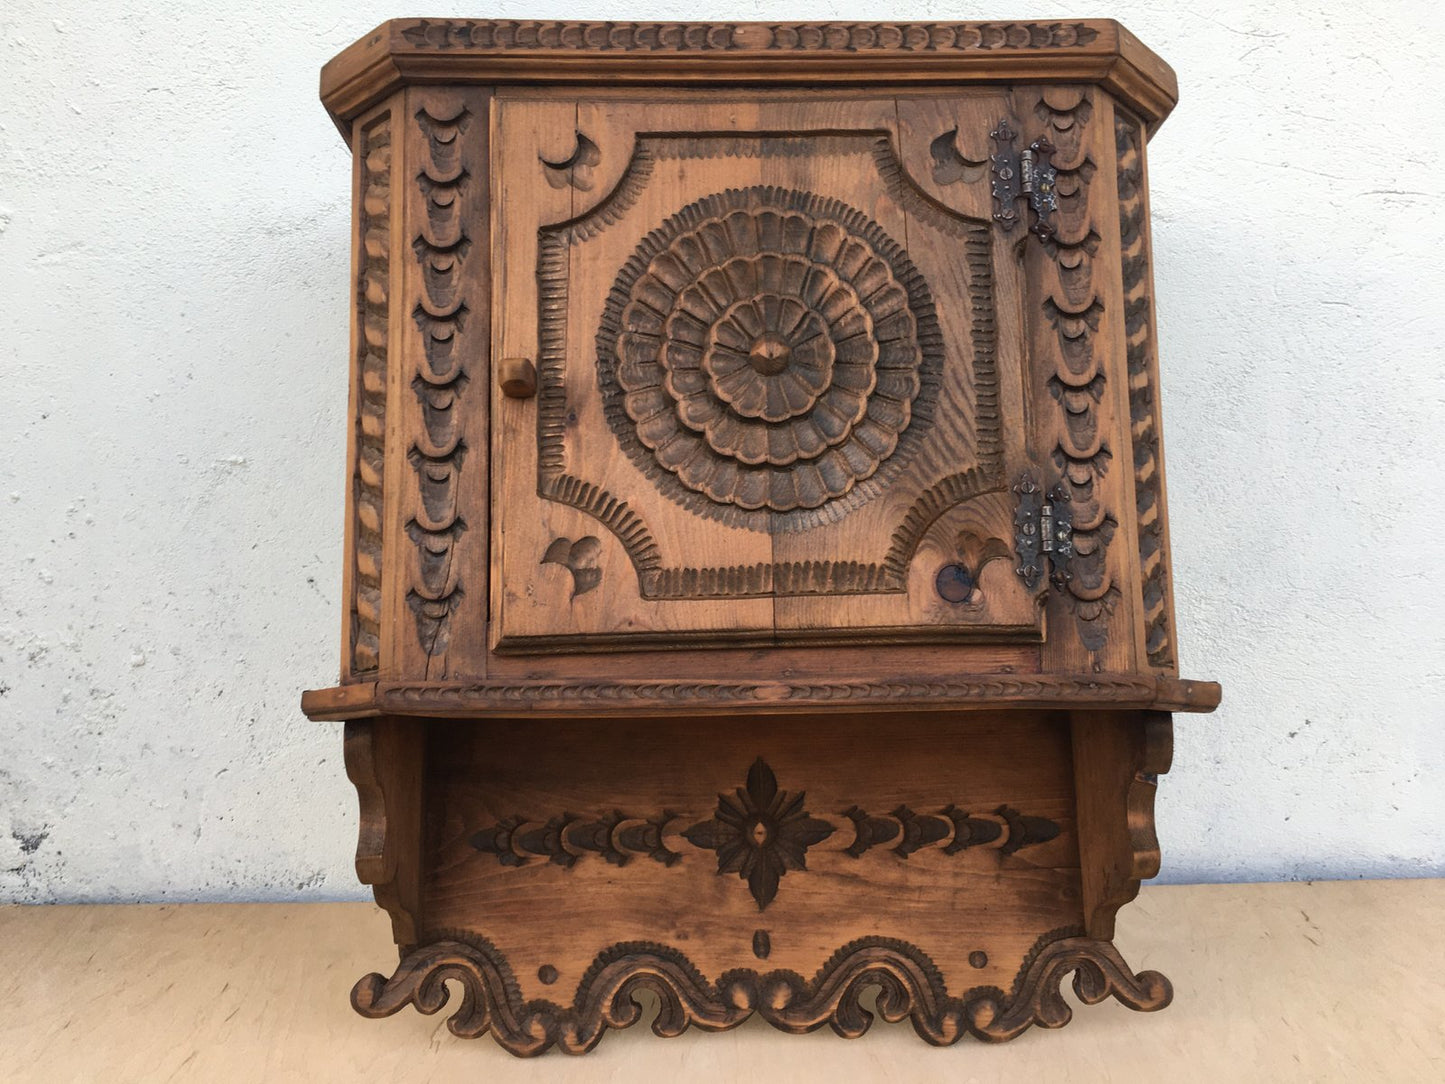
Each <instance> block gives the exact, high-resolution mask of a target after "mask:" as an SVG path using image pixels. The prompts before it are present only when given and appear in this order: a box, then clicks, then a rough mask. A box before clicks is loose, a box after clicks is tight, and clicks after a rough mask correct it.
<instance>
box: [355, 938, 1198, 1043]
mask: <svg viewBox="0 0 1445 1084" xmlns="http://www.w3.org/2000/svg"><path fill="white" fill-rule="evenodd" d="M1070 972H1073V975H1074V983H1073V985H1074V992H1075V993H1076V994H1077V995H1078V996H1079V998H1080V1000H1082V1001H1083V1002H1084V1003H1085V1004H1088V1005H1094V1004H1097V1003H1099V1002H1101V1001H1103V1000H1104V999H1105V998H1108V997H1113V998H1115V999H1116V1000H1117V1001H1119V1002H1120V1003H1121V1004H1123V1005H1127V1006H1128V1007H1129V1008H1131V1009H1136V1010H1139V1011H1141V1012H1153V1011H1155V1010H1158V1009H1162V1008H1164V1007H1165V1006H1166V1005H1168V1004H1169V1002H1170V1000H1172V998H1173V996H1174V995H1173V989H1172V988H1171V987H1170V985H1169V980H1168V979H1166V978H1165V977H1164V976H1163V975H1161V974H1159V973H1158V972H1157V971H1144V972H1140V973H1139V974H1135V973H1134V972H1133V971H1131V970H1130V968H1129V966H1128V965H1127V964H1126V963H1125V962H1124V960H1123V958H1122V957H1121V956H1120V955H1119V953H1118V951H1117V950H1116V949H1115V948H1114V946H1113V945H1112V944H1110V943H1109V942H1107V941H1097V940H1094V939H1093V938H1089V937H1081V936H1077V934H1076V932H1075V931H1074V930H1059V931H1055V932H1053V933H1049V934H1045V935H1044V936H1043V937H1042V938H1040V939H1039V942H1038V943H1037V944H1036V945H1035V947H1034V949H1033V950H1032V951H1031V952H1030V953H1029V955H1028V956H1027V957H1026V958H1025V960H1024V964H1023V966H1022V968H1020V970H1019V973H1018V977H1017V978H1016V979H1015V980H1014V984H1013V989H1012V990H1011V991H1010V992H1009V993H1005V992H1004V991H1002V990H1000V989H999V988H998V987H994V986H977V987H973V988H972V989H969V990H967V991H966V992H965V993H964V994H963V995H962V996H961V997H952V996H950V995H949V993H948V987H947V984H946V982H945V980H944V976H943V974H942V972H941V971H940V970H939V968H938V966H937V965H936V964H935V963H934V962H933V960H932V959H931V958H930V957H929V956H928V955H927V954H926V953H925V952H924V951H923V950H922V949H920V948H919V947H918V946H917V945H913V944H910V943H909V942H907V941H901V940H896V939H893V938H887V937H862V938H859V939H858V940H856V941H852V942H849V943H848V944H846V945H844V946H843V947H842V948H840V949H839V950H838V951H837V952H836V953H834V954H833V956H832V957H830V958H829V959H828V961H827V962H826V963H824V964H823V966H822V967H821V968H819V970H818V973H817V974H816V975H814V976H813V978H812V979H811V980H809V979H804V978H803V977H802V976H801V975H799V974H797V973H796V972H793V971H785V970H775V971H768V972H765V973H760V972H758V971H755V970H753V969H751V968H738V969H735V970H732V971H729V972H727V973H726V974H724V975H722V976H720V977H719V978H718V979H717V980H716V981H712V980H709V979H708V978H706V977H705V976H704V975H703V974H702V972H700V971H699V970H698V968H697V967H696V966H695V965H694V964H693V963H692V962H691V961H690V960H689V959H688V958H687V957H686V956H684V955H683V954H682V953H681V952H679V951H678V950H677V949H674V948H670V947H668V946H664V945H659V944H655V943H652V942H642V941H636V942H624V943H621V944H617V945H613V946H612V947H611V948H608V949H606V950H604V951H603V952H601V953H599V954H598V955H597V957H596V958H595V959H594V960H593V962H592V964H591V966H590V967H589V968H588V969H587V972H586V974H584V975H583V977H582V980H581V982H580V983H579V984H578V986H577V991H576V993H575V995H574V996H573V999H572V1003H571V1005H569V1006H563V1005H559V1004H557V1003H556V1002H552V1001H546V1000H535V1001H526V1002H524V1001H523V1000H522V995H521V990H520V987H519V985H518V983H517V980H516V977H515V974H514V972H513V971H512V968H511V966H510V965H509V963H508V962H507V960H506V958H505V957H504V956H503V955H502V954H501V952H499V951H498V950H497V948H496V947H495V946H494V945H493V944H492V943H491V942H490V941H487V940H486V939H485V938H482V937H479V936H476V935H470V934H456V935H454V936H453V937H452V938H451V939H449V940H444V941H437V942H435V943H433V944H430V945H423V946H421V947H420V948H417V949H414V950H413V951H411V952H409V953H408V954H407V955H406V956H405V957H404V958H403V959H402V961H401V963H400V965H398V967H397V969H396V971H395V972H394V973H393V974H392V976H391V977H390V978H385V977H383V976H382V975H379V974H375V973H373V974H370V975H366V976H365V977H363V978H362V979H361V980H360V981H359V982H357V984H356V986H355V987H354V988H353V989H352V991H351V1004H352V1006H353V1007H354V1008H355V1009H356V1011H357V1012H358V1013H360V1014H361V1015H362V1016H367V1017H373V1018H375V1017H383V1016H390V1015H392V1014H393V1013H396V1012H399V1011H400V1010H401V1009H403V1008H405V1007H406V1006H407V1005H414V1006H415V1007H416V1008H417V1010H418V1011H419V1012H422V1013H425V1014H427V1015H430V1014H432V1013H436V1012H439V1011H440V1010H441V1009H443V1008H444V1007H445V1006H446V1004H447V1002H448V1000H449V993H448V990H447V988H446V982H447V980H455V981H456V982H457V983H458V984H459V985H460V986H461V989H462V1000H461V1004H460V1006H459V1007H458V1008H457V1010H456V1011H455V1012H454V1013H453V1014H452V1016H451V1018H450V1019H449V1020H448V1021H447V1027H448V1028H449V1029H450V1031H451V1032H452V1034H454V1035H457V1036H459V1037H461V1038H475V1037H477V1036H479V1035H482V1034H483V1033H485V1032H487V1031H491V1032H492V1034H493V1037H494V1038H495V1039H496V1040H497V1042H498V1043H499V1044H500V1045H501V1046H502V1048H503V1049H505V1050H507V1051H508V1052H509V1053H511V1054H515V1055H517V1056H519V1057H531V1056H535V1055H537V1054H541V1053H544V1052H545V1051H547V1050H548V1049H550V1048H551V1047H552V1046H554V1045H556V1046H558V1047H560V1048H561V1049H562V1050H563V1051H564V1052H566V1053H568V1054H584V1053H586V1052H587V1051H589V1050H591V1049H592V1048H593V1047H595V1046H596V1045H597V1043H598V1042H599V1041H600V1040H601V1038H602V1035H603V1033H604V1032H605V1031H606V1030H607V1029H608V1028H625V1027H630V1026H632V1025H633V1024H635V1023H637V1022H638V1021H639V1020H640V1019H641V1018H642V1005H641V1004H640V1003H639V1002H638V1000H637V997H636V995H637V994H638V993H639V992H641V991H642V990H644V989H646V990H649V991H651V992H653V993H654V994H655V995H656V996H657V998H658V1000H659V1001H660V1002H661V1008H660V1009H659V1011H658V1014H657V1017H656V1019H655V1020H654V1021H653V1024H652V1030H653V1033H654V1034H656V1035H659V1036H661V1037H663V1038H668V1037H672V1036H676V1035H681V1034H682V1033H683V1032H684V1031H686V1030H687V1028H688V1027H689V1026H691V1025H694V1024H695V1025H697V1026H698V1027H700V1028H703V1029H704V1030H707V1031H724V1030H727V1029H729V1028H734V1027H737V1026H738V1025H739V1024H741V1023H742V1022H743V1021H744V1020H747V1019H748V1018H749V1017H750V1016H752V1015H753V1014H754V1013H757V1014H758V1015H760V1016H761V1017H762V1018H763V1019H764V1020H766V1021H767V1022H768V1023H769V1024H771V1025H772V1026H773V1027H775V1028H778V1029H779V1030H781V1031H787V1032H792V1033H794V1034H804V1033H806V1032H810V1031H813V1030H815V1029H817V1028H819V1027H821V1026H823V1025H824V1024H826V1025H828V1026H829V1027H831V1028H832V1029H833V1031H834V1032H835V1033H836V1034H838V1035H840V1036H842V1037H844V1038H849V1039H852V1038H857V1037H858V1036H860V1035H862V1034H864V1033H865V1032H866V1031H867V1030H868V1028H869V1027H870V1026H871V1025H872V1023H873V1014H872V1013H871V1012H869V1011H868V1010H866V1009H864V1008H863V1005H862V994H863V991H864V990H865V989H866V988H867V987H870V986H872V987H877V989H878V997H877V1011H878V1015H880V1016H882V1017H883V1019H884V1020H886V1021H888V1022H889V1023H899V1022H901V1021H903V1020H908V1021H909V1023H911V1024H912V1025H913V1029H914V1031H915V1032H917V1033H918V1035H919V1036H920V1037H921V1038H922V1039H923V1040H924V1041H925V1042H928V1043H931V1044H933V1045H935V1046H947V1045H950V1044H952V1043H955V1042H957V1041H958V1040H959V1039H961V1038H962V1037H963V1036H964V1035H965V1034H970V1035H974V1036H976V1037H977V1038H979V1039H983V1040H985V1041H988V1042H1002V1041H1005V1040H1008V1039H1012V1038H1015V1037H1016V1036H1018V1035H1019V1034H1021V1033H1022V1032H1024V1031H1026V1030H1027V1029H1028V1028H1029V1027H1031V1026H1033V1025H1034V1024H1038V1025H1039V1026H1041V1027H1046V1028H1058V1027H1063V1026H1064V1025H1065V1024H1067V1023H1068V1022H1069V1020H1070V1018H1071V1017H1072V1015H1073V1014H1072V1012H1071V1011H1070V1009H1069V1007H1068V1005H1067V1004H1066V1003H1065V1001H1064V999H1063V996H1062V993H1061V990H1060V986H1061V984H1062V983H1063V981H1064V979H1065V978H1066V977H1067V976H1068V975H1069V973H1070Z"/></svg>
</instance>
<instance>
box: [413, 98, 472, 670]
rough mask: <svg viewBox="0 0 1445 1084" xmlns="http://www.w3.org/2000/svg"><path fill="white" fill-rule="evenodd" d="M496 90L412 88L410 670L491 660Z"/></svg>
mask: <svg viewBox="0 0 1445 1084" xmlns="http://www.w3.org/2000/svg"><path fill="white" fill-rule="evenodd" d="M487 100H488V99H487V97H486V95H485V94H482V93H478V92H475V91H443V90H436V91H432V90H413V91H410V92H408V94H407V96H406V99H405V118H404V119H405V127H406V158H405V161H404V162H403V165H402V170H401V177H402V179H401V180H399V181H398V184H401V185H403V186H404V189H405V199H406V208H407V213H406V219H405V222H404V224H403V228H402V230H401V231H400V236H399V237H398V238H397V241H396V244H397V253H396V258H397V259H398V260H401V261H403V262H404V264H405V272H404V274H403V276H402V278H401V281H402V283H403V284H404V286H405V297H404V299H403V301H402V303H401V304H400V305H398V306H397V315H396V319H397V320H398V321H401V322H402V323H403V328H402V339H401V341H402V349H403V356H404V361H405V364H404V365H403V366H401V367H400V368H401V370H402V371H400V372H399V373H398V375H397V377H396V379H395V381H394V382H393V388H392V394H393V396H394V402H395V404H396V406H395V409H396V410H397V411H398V412H399V413H400V414H401V415H402V434H403V435H402V437H401V439H400V440H399V442H398V447H397V451H398V453H400V454H402V455H404V457H405V462H404V463H399V464H398V465H397V467H396V472H395V475H394V477H395V478H396V479H397V484H398V490H399V499H398V511H397V514H396V518H395V522H394V529H395V530H396V531H397V534H398V539H397V544H398V547H399V549H400V550H402V551H403V552H404V553H405V554H406V559H405V560H404V562H403V564H402V567H403V569H404V572H403V574H402V575H401V576H400V577H399V578H398V582H397V583H396V584H395V585H394V597H393V605H394V610H393V614H394V619H395V625H394V632H393V635H394V637H395V643H396V647H395V651H396V658H397V666H398V668H399V669H400V670H401V671H402V672H404V673H412V674H419V675H421V676H423V677H425V678H428V679H432V680H436V679H438V678H445V677H448V676H454V675H457V674H461V673H467V672H481V669H480V664H479V663H477V664H476V665H468V664H469V663H470V662H472V660H471V659H470V658H469V657H468V654H469V652H471V653H477V649H476V647H474V645H472V644H470V643H469V641H468V638H467V637H465V636H459V635H458V629H459V628H461V627H463V626H467V627H480V617H479V615H480V614H482V613H484V612H485V599H486V593H487V575H486V567H485V534H486V530H485V520H486V500H487V470H486V448H485V435H486V419H487V396H486V384H487V367H488V360H489V359H488V350H487V344H488V339H489V331H488V328H489V324H490V314H489V311H488V303H487V296H486V288H485V287H486V258H487V246H488V217H487V212H486V198H487V168H486V146H487V142H486V141H487V108H486V103H487Z"/></svg>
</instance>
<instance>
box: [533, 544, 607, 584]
mask: <svg viewBox="0 0 1445 1084" xmlns="http://www.w3.org/2000/svg"><path fill="white" fill-rule="evenodd" d="M601 555H602V543H601V542H600V541H598V540H597V537H596V536H595V535H590V534H588V535H583V536H582V537H581V538H579V539H577V541H575V542H573V541H572V540H571V539H570V538H554V539H553V540H552V544H551V545H549V546H548V547H547V552H546V553H544V554H542V560H541V563H542V564H544V565H548V564H551V565H561V566H562V567H563V568H565V569H567V570H568V571H569V572H571V573H572V597H573V598H576V597H577V596H578V595H585V594H586V593H587V592H588V591H591V590H593V589H594V588H595V587H597V585H598V584H600V583H601V582H602V569H600V568H599V567H597V561H598V559H599V558H600V557H601Z"/></svg>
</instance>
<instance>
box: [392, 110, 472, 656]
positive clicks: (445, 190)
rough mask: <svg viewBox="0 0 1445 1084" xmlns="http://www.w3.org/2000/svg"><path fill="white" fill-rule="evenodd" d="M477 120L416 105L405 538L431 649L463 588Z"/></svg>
mask: <svg viewBox="0 0 1445 1084" xmlns="http://www.w3.org/2000/svg"><path fill="white" fill-rule="evenodd" d="M471 120H472V117H471V114H470V113H469V112H468V111H467V110H466V109H465V108H459V109H457V111H456V112H455V113H452V114H450V115H446V116H436V115H434V114H432V113H431V112H429V111H428V110H427V109H426V108H422V109H420V110H418V111H417V113H416V123H417V127H418V129H419V130H420V131H421V133H422V134H423V135H424V136H425V138H426V148H427V154H426V157H425V158H424V159H423V160H422V163H421V171H420V173H419V174H418V175H417V179H416V180H417V186H418V188H419V189H420V190H421V196H422V200H423V203H424V206H425V209H426V218H425V225H424V228H423V229H422V231H421V233H420V234H418V236H417V237H416V238H415V239H414V240H413V241H412V245H411V248H412V252H413V253H414V254H415V256H416V260H417V263H418V264H419V265H420V267H421V271H422V275H421V283H422V293H421V296H420V297H418V298H417V300H416V304H415V306H414V308H413V309H412V320H413V322H414V323H415V324H416V329H417V333H418V334H419V335H420V336H421V340H422V358H421V363H420V364H419V365H418V366H417V369H416V373H415V375H414V377H413V378H412V383H411V386H412V390H413V392H415V394H416V399H417V403H418V405H419V407H420V410H421V431H420V433H419V434H418V436H417V438H416V440H414V441H413V443H412V445H411V448H410V449H409V450H408V452H407V460H408V462H409V463H410V464H411V466H412V469H413V470H414V471H415V472H416V484H417V503H416V512H415V515H414V516H413V517H412V518H411V519H410V520H409V521H408V522H407V524H406V533H407V537H409V538H410V539H411V541H412V543H413V545H415V547H416V564H415V566H414V570H413V575H412V578H411V587H410V590H408V591H407V595H406V601H407V606H408V607H409V608H410V609H411V612H412V615H413V617H414V618H415V621H416V634H417V638H418V640H419V641H420V642H421V645H422V648H423V649H424V650H425V651H426V653H427V655H428V656H429V657H431V656H437V655H444V654H445V653H446V650H447V645H448V641H449V638H450V626H451V616H452V614H453V613H454V612H455V610H456V608H457V606H458V605H459V604H460V603H461V599H462V593H463V592H462V583H461V574H460V570H459V569H458V567H457V562H456V560H455V547H456V544H457V539H458V538H459V537H460V536H461V534H462V532H464V531H465V530H466V528H467V525H466V522H465V521H464V520H463V519H462V517H461V515H460V514H459V512H458V501H459V490H460V486H461V483H460V475H461V470H462V463H463V461H464V460H465V458H466V452H467V446H466V441H465V439H464V438H463V421H462V409H461V402H462V397H463V395H464V393H465V391H466V387H467V384H468V377H467V373H466V370H465V368H464V367H463V364H462V359H463V356H464V355H463V353H462V351H461V349H460V339H461V335H462V332H463V331H464V330H465V328H466V323H467V315H468V310H467V305H466V302H465V301H464V300H463V299H462V297H461V279H462V269H463V267H464V265H465V263H466V261H467V260H468V259H469V258H479V257H477V256H476V255H475V254H474V253H473V252H472V248H473V245H472V240H471V238H470V237H469V236H468V235H467V227H466V222H465V220H464V218H463V215H462V197H463V194H464V192H465V191H466V188H467V186H468V185H469V184H470V183H471V177H470V174H469V171H468V170H467V168H466V162H465V161H464V158H465V152H466V146H465V144H464V142H463V139H462V137H463V135H464V134H465V133H466V131H467V128H468V127H469V125H470V123H471Z"/></svg>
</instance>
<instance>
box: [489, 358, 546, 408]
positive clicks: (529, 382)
mask: <svg viewBox="0 0 1445 1084" xmlns="http://www.w3.org/2000/svg"><path fill="white" fill-rule="evenodd" d="M497 371H498V375H499V376H500V378H501V383H502V394H503V395H505V396H507V398H509V399H530V398H532V396H534V395H536V394H537V367H536V366H535V365H533V364H532V362H531V361H530V360H529V359H528V358H503V359H502V360H501V362H500V363H499V364H498V366H497Z"/></svg>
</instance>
